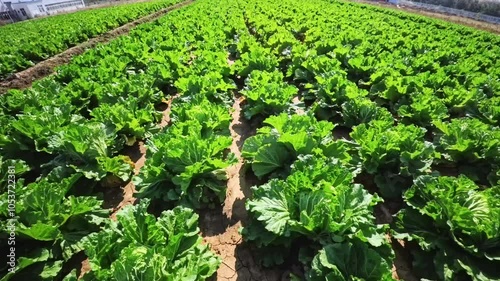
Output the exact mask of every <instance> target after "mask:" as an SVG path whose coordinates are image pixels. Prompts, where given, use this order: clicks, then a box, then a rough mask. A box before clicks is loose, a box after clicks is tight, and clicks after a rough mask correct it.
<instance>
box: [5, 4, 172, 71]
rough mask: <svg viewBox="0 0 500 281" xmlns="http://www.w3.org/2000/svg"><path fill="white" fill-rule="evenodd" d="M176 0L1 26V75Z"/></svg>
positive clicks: (129, 5) (22, 67)
mask: <svg viewBox="0 0 500 281" xmlns="http://www.w3.org/2000/svg"><path fill="white" fill-rule="evenodd" d="M176 2H180V1H175V0H160V1H151V2H146V3H134V4H127V5H120V6H115V7H108V8H102V9H97V10H87V11H80V12H76V13H71V14H63V15H57V16H53V17H47V18H43V19H37V20H30V21H25V22H19V23H15V24H10V25H6V26H2V27H1V28H0V37H1V38H2V41H0V78H3V77H6V76H7V75H8V74H11V73H13V72H16V71H20V70H23V69H26V68H28V67H30V66H32V65H34V64H35V63H37V62H39V61H42V60H44V59H47V58H49V57H51V56H53V55H55V54H58V53H60V52H62V51H64V50H66V49H67V48H69V47H72V46H74V45H76V44H78V43H81V42H84V41H86V40H88V39H89V38H92V37H95V36H97V35H100V34H103V33H105V32H106V31H108V30H111V29H114V28H117V27H118V26H121V25H123V24H125V23H127V22H130V21H132V20H134V19H137V18H140V17H142V16H145V15H147V14H150V13H152V12H155V11H158V10H160V9H163V8H166V7H168V6H171V5H172V4H175V3H176Z"/></svg>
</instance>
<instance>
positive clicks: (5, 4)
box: [0, 0, 85, 21]
mask: <svg viewBox="0 0 500 281" xmlns="http://www.w3.org/2000/svg"><path fill="white" fill-rule="evenodd" d="M83 7H85V3H84V2H83V0H0V18H2V19H11V20H12V21H21V20H26V19H32V18H35V17H40V16H47V15H52V14H56V13H59V12H65V11H71V10H76V9H80V8H83Z"/></svg>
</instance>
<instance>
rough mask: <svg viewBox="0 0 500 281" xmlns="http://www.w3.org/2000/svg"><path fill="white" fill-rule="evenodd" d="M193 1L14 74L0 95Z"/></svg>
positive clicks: (3, 83) (0, 88)
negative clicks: (98, 45)
mask: <svg viewBox="0 0 500 281" xmlns="http://www.w3.org/2000/svg"><path fill="white" fill-rule="evenodd" d="M192 2H194V0H187V1H184V2H181V3H179V4H175V5H173V6H170V7H168V8H165V9H162V10H160V11H158V12H155V13H153V14H150V15H147V16H145V17H142V18H139V19H137V20H135V21H132V22H130V23H127V24H125V25H122V26H120V27H118V28H116V29H113V30H110V31H108V32H106V33H104V34H101V35H99V36H97V37H95V38H92V39H90V40H88V41H86V42H84V43H81V44H79V45H76V46H74V47H71V48H69V49H67V50H66V51H64V52H62V53H60V54H58V55H55V56H53V57H51V58H49V59H47V60H44V61H42V62H39V63H37V64H36V65H34V66H32V67H30V68H28V69H26V70H23V71H20V72H17V73H14V74H12V75H10V76H9V77H7V78H6V79H4V80H2V81H0V94H3V93H5V92H7V90H9V89H24V88H28V87H30V86H31V84H32V83H33V81H35V80H38V79H41V78H43V77H45V76H48V75H50V74H52V73H53V72H54V70H55V68H56V67H58V66H60V65H63V64H67V63H68V62H70V61H71V58H73V57H74V56H77V55H81V54H83V53H84V52H85V51H86V50H88V49H90V48H93V47H95V46H96V45H97V44H104V43H107V42H109V41H111V40H113V39H115V38H117V37H119V36H122V35H126V34H128V33H129V32H130V31H131V30H132V29H133V28H134V27H136V26H137V25H139V24H142V23H146V22H151V21H154V20H156V19H158V18H160V17H161V16H163V15H165V14H166V13H168V12H170V11H173V10H175V9H179V8H181V7H184V6H186V5H189V4H191V3H192Z"/></svg>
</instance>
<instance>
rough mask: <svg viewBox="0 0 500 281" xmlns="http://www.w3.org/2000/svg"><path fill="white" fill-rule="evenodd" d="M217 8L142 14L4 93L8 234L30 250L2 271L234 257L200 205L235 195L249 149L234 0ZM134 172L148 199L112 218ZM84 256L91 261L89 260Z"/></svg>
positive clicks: (50, 274) (185, 263)
mask: <svg viewBox="0 0 500 281" xmlns="http://www.w3.org/2000/svg"><path fill="white" fill-rule="evenodd" d="M209 7H210V3H207V2H204V3H196V4H192V6H188V7H185V8H182V9H181V10H176V11H173V12H171V13H169V14H168V16H166V17H164V18H162V19H160V20H159V21H156V22H153V23H149V24H144V25H140V26H139V27H138V28H136V29H135V30H133V31H132V32H131V34H130V35H129V36H125V37H120V38H119V39H117V40H115V41H113V42H111V43H110V44H107V45H100V46H98V47H97V48H95V49H92V50H89V51H87V52H86V53H85V54H84V55H81V56H78V57H75V59H74V60H73V61H72V63H70V64H69V65H67V66H63V67H61V68H59V69H58V71H57V73H56V74H55V75H53V76H51V77H48V78H45V79H43V80H41V81H38V82H36V83H35V84H34V86H33V87H32V88H30V89H26V90H23V91H19V90H12V91H10V92H8V93H7V94H5V95H3V96H2V97H1V99H2V113H1V115H0V119H1V123H2V129H1V130H2V134H1V135H2V138H1V141H0V142H1V143H2V145H1V149H0V153H1V157H2V160H1V162H2V163H1V165H2V175H6V176H5V177H3V178H2V181H1V189H2V190H1V193H2V195H1V196H2V200H1V202H2V213H1V222H2V232H1V234H0V236H1V237H2V241H7V240H8V239H9V237H13V238H12V239H11V240H13V241H14V242H13V243H14V245H10V244H8V243H3V244H2V245H1V246H0V247H1V249H2V252H6V253H7V252H8V251H10V250H11V247H12V249H13V250H14V251H13V255H14V256H15V260H17V261H16V262H15V266H16V267H15V270H14V271H13V272H11V271H12V267H10V265H9V264H8V263H5V262H3V263H2V268H1V272H2V277H1V278H2V279H1V280H27V279H30V278H31V279H36V280H62V279H64V280H76V279H77V278H78V277H80V278H82V279H83V280H205V279H207V278H208V277H210V276H211V275H213V273H214V272H215V271H216V269H217V267H218V265H219V264H220V259H219V258H218V257H217V256H215V254H213V253H212V252H211V251H210V249H209V246H208V245H203V244H202V242H201V240H202V238H201V236H200V235H199V228H198V215H197V214H196V213H195V211H194V210H195V209H199V208H205V207H207V206H209V205H214V204H220V202H221V201H223V198H224V196H225V186H226V185H225V168H226V167H227V166H229V165H230V164H232V163H234V162H235V161H236V159H235V157H234V155H232V154H228V153H227V150H228V148H229V146H230V144H231V142H232V138H231V137H230V135H229V123H230V121H231V115H230V104H232V96H231V95H232V94H231V93H230V92H229V91H230V90H231V89H233V88H235V86H234V85H233V84H234V83H233V82H232V81H230V80H228V79H225V77H226V76H227V75H228V74H229V66H228V65H227V61H226V59H227V53H226V51H225V46H226V41H225V40H221V36H223V37H225V36H226V32H225V31H224V26H225V25H226V22H225V21H223V20H222V19H223V18H224V15H226V14H227V13H229V11H228V9H229V8H230V6H228V5H221V7H220V8H218V9H213V8H211V9H209ZM207 11H210V12H209V13H207ZM193 15H197V16H196V17H192V16H193ZM179 30H182V31H183V32H179ZM227 34H228V36H229V34H230V33H227ZM232 40H233V39H232V38H231V39H230V40H229V41H232ZM154 42H155V43H154ZM186 42H188V44H186ZM207 42H210V43H207ZM173 96H177V98H176V99H175V100H174V101H173V104H172V106H171V110H170V111H171V113H170V119H171V121H170V123H169V124H168V125H167V126H166V127H165V128H162V126H163V125H164V124H163V125H162V119H164V118H165V117H164V116H163V114H162V112H161V111H162V110H163V109H164V107H166V104H167V100H169V99H172V97H173ZM222 101H224V102H222ZM139 140H142V141H145V140H147V147H148V152H147V155H146V157H147V161H146V163H145V166H144V167H143V169H142V171H141V173H140V174H138V175H137V176H134V175H133V172H134V168H136V167H134V163H133V162H132V160H131V159H130V158H129V157H128V156H126V155H125V154H127V153H126V151H129V150H130V148H129V146H133V145H136V144H137V142H138V141H139ZM174 148H175V149H174ZM8 175H13V176H14V177H15V178H16V185H15V188H13V187H12V184H11V183H12V180H11V176H8ZM131 180H133V181H134V182H135V183H136V188H137V190H138V191H139V193H138V194H137V197H139V198H141V200H140V202H139V203H138V204H136V205H135V206H126V207H124V208H123V209H122V210H120V211H119V212H118V213H117V214H116V220H113V219H110V218H109V217H110V209H109V206H108V205H104V204H105V203H107V202H106V201H107V199H106V194H109V193H110V191H111V192H112V193H121V190H120V189H119V188H118V187H119V186H124V185H125V184H126V183H127V182H128V181H131ZM11 194H15V197H13V198H11V196H10V195H11ZM105 199H106V200H105ZM151 199H152V200H153V201H154V202H157V201H158V200H159V201H160V202H164V203H163V204H150V202H151ZM155 199H156V200H155ZM9 204H11V205H9ZM153 205H154V206H153ZM9 206H12V207H13V208H10V207H9ZM148 206H149V207H148ZM113 217H114V216H113ZM10 225H13V227H9V226H10ZM12 233H13V234H12ZM4 238H5V240H4ZM82 257H83V258H88V261H89V265H90V271H89V272H80V267H81V266H80V264H79V263H78V262H75V261H81V260H82ZM3 258H5V257H3ZM7 258H8V257H7ZM8 259H9V258H8ZM9 261H10V260H7V262H9Z"/></svg>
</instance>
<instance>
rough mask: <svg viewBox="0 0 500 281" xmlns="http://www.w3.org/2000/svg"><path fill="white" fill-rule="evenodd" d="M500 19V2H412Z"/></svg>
mask: <svg viewBox="0 0 500 281" xmlns="http://www.w3.org/2000/svg"><path fill="white" fill-rule="evenodd" d="M410 1H414V2H421V3H426V4H433V5H440V6H444V7H450V8H454V9H460V10H466V11H471V12H475V13H482V14H486V15H490V16H495V17H500V1H498V0H410Z"/></svg>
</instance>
